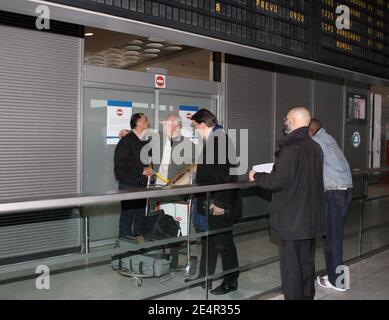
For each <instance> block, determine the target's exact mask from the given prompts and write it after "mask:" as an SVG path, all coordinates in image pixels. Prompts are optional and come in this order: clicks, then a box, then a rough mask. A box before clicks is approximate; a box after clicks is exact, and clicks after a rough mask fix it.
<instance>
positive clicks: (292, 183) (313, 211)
mask: <svg viewBox="0 0 389 320" xmlns="http://www.w3.org/2000/svg"><path fill="white" fill-rule="evenodd" d="M310 120H311V117H310V113H309V111H308V110H307V109H305V108H302V107H297V108H293V109H291V110H290V111H289V113H288V115H287V117H286V120H285V126H286V129H285V132H286V133H287V135H286V136H284V137H283V138H281V139H280V140H279V141H278V142H277V144H278V146H279V150H278V151H277V152H276V159H275V163H274V166H273V170H272V172H271V173H270V174H268V173H255V172H254V171H251V172H250V173H249V178H250V180H251V181H254V180H255V181H256V183H257V184H258V186H260V187H262V188H264V189H267V190H270V191H272V192H273V197H272V201H271V205H270V227H271V230H272V234H273V235H275V236H276V237H277V238H279V240H280V267H281V281H282V289H283V292H284V296H285V299H313V298H314V295H315V285H314V280H315V278H314V277H315V238H316V237H318V236H322V235H323V234H324V230H325V226H324V186H323V154H322V150H321V148H320V146H319V145H318V144H317V143H316V142H315V141H313V140H312V139H311V138H310V136H309V135H308V125H309V123H310Z"/></svg>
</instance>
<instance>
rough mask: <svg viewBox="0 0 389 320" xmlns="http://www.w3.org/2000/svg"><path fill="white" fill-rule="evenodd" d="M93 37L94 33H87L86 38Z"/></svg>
mask: <svg viewBox="0 0 389 320" xmlns="http://www.w3.org/2000/svg"><path fill="white" fill-rule="evenodd" d="M93 35H94V33H93V32H87V33H85V37H91V36H93Z"/></svg>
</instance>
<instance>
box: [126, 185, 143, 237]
mask: <svg viewBox="0 0 389 320" xmlns="http://www.w3.org/2000/svg"><path fill="white" fill-rule="evenodd" d="M131 187H133V186H129V185H126V184H122V183H119V190H126V189H128V188H131ZM145 213H146V199H139V200H126V201H122V202H121V213H120V220H119V238H123V237H126V236H134V237H135V236H139V235H142V234H143V221H144V217H145Z"/></svg>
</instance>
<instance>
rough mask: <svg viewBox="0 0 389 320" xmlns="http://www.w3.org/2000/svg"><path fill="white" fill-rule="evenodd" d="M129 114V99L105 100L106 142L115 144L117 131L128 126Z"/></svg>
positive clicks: (130, 111) (130, 113) (130, 114)
mask: <svg viewBox="0 0 389 320" xmlns="http://www.w3.org/2000/svg"><path fill="white" fill-rule="evenodd" d="M131 116H132V102H131V101H116V100H108V101H107V137H106V140H107V144H113V145H115V144H117V143H118V142H119V137H118V134H119V131H120V130H121V129H128V128H129V126H130V120H131Z"/></svg>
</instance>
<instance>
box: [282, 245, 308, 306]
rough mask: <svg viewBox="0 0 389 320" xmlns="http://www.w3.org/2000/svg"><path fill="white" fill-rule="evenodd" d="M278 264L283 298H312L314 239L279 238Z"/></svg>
mask: <svg viewBox="0 0 389 320" xmlns="http://www.w3.org/2000/svg"><path fill="white" fill-rule="evenodd" d="M280 266H281V282H282V291H283V293H284V296H285V300H313V298H314V296H315V239H307V240H280Z"/></svg>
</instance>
